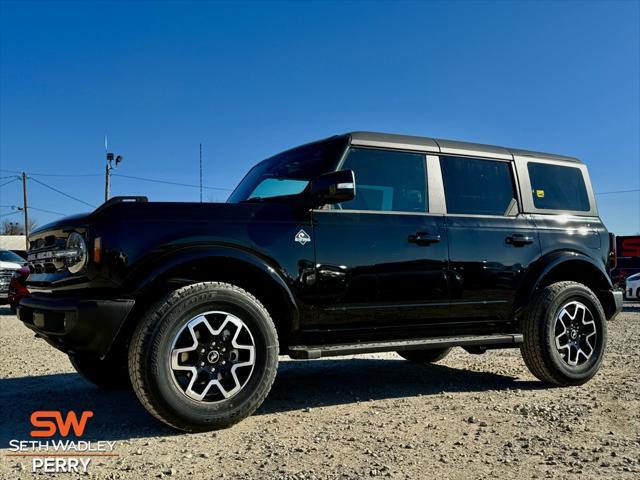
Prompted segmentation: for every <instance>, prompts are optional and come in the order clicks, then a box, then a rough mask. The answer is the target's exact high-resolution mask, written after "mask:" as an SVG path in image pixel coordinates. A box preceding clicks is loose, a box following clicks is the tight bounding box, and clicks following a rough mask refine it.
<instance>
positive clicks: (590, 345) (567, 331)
mask: <svg viewBox="0 0 640 480" xmlns="http://www.w3.org/2000/svg"><path fill="white" fill-rule="evenodd" d="M522 333H523V336H524V342H523V344H522V346H521V347H520V350H521V352H522V357H523V358H524V361H525V363H526V365H527V367H528V368H529V370H530V371H531V373H533V374H534V375H535V376H536V377H538V378H539V379H540V380H542V381H543V382H547V383H551V384H554V385H561V386H569V385H581V384H583V383H585V382H587V381H589V380H590V379H591V378H592V377H593V376H594V375H595V374H596V373H597V371H598V369H599V368H600V365H601V364H602V359H603V357H604V351H605V346H606V343H607V321H606V318H605V315H604V311H603V309H602V305H601V304H600V301H599V300H598V298H597V297H596V296H595V295H594V293H593V292H592V291H591V290H590V289H589V288H587V287H586V286H585V285H582V284H580V283H577V282H557V283H553V284H551V285H548V286H547V287H545V288H544V289H542V290H541V291H540V292H539V293H538V294H537V295H536V296H535V297H534V298H533V300H532V301H531V304H530V306H529V307H528V308H527V309H526V311H525V313H524V315H523V317H522Z"/></svg>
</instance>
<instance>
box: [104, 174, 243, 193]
mask: <svg viewBox="0 0 640 480" xmlns="http://www.w3.org/2000/svg"><path fill="white" fill-rule="evenodd" d="M112 175H113V176H114V177H122V178H130V179H132V180H142V181H144V182H154V183H165V184H167V185H178V186H180V187H193V188H200V185H193V184H190V183H178V182H169V181H167V180H155V179H152V178H144V177H133V176H131V175H121V174H120V173H113V174H112ZM202 188H204V189H206V190H222V191H225V192H231V191H233V189H232V188H222V187H206V186H203V187H202Z"/></svg>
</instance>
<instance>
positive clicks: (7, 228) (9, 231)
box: [0, 218, 38, 235]
mask: <svg viewBox="0 0 640 480" xmlns="http://www.w3.org/2000/svg"><path fill="white" fill-rule="evenodd" d="M37 226H38V223H37V222H36V221H35V220H34V219H31V218H30V219H29V231H30V232H33V231H34V230H35V228H36V227H37ZM0 235H24V224H23V223H20V222H12V221H9V220H5V221H4V222H2V227H0Z"/></svg>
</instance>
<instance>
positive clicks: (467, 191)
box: [440, 156, 516, 216]
mask: <svg viewBox="0 0 640 480" xmlns="http://www.w3.org/2000/svg"><path fill="white" fill-rule="evenodd" d="M440 168H441V170H442V181H443V183H444V195H445V199H446V202H447V213H452V214H466V215H500V216H503V215H507V212H508V211H509V210H510V207H511V204H512V200H514V199H515V198H516V194H515V193H514V187H513V178H512V175H511V165H510V164H509V163H508V162H499V161H495V160H481V159H473V158H465V157H449V156H446V157H440Z"/></svg>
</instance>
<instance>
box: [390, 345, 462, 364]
mask: <svg viewBox="0 0 640 480" xmlns="http://www.w3.org/2000/svg"><path fill="white" fill-rule="evenodd" d="M450 351H451V347H449V348H434V349H429V350H401V351H399V352H396V353H397V354H398V355H400V356H401V357H402V358H404V359H405V360H409V361H410V362H420V363H436V362H439V361H440V360H442V359H443V358H444V357H446V356H447V355H449V352H450Z"/></svg>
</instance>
